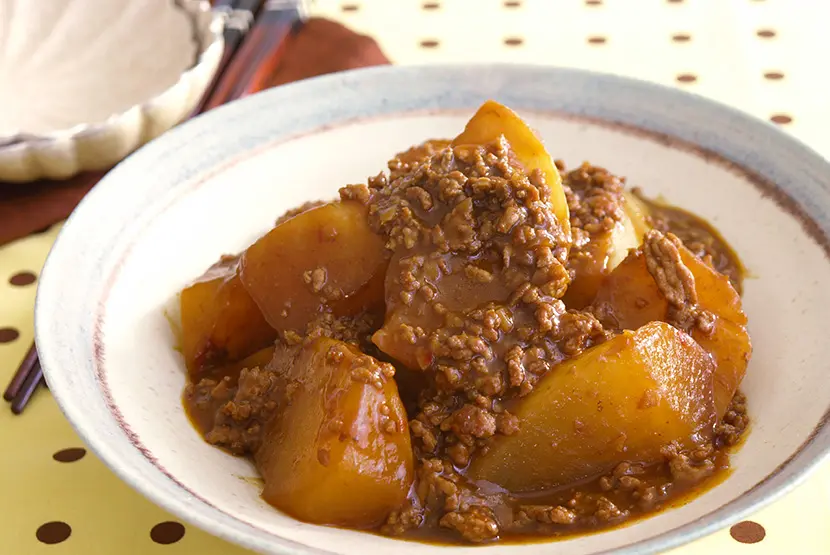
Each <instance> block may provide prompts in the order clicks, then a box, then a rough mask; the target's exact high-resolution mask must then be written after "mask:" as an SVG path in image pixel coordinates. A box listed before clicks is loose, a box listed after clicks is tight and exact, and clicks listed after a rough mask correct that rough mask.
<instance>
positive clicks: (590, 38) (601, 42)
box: [588, 37, 606, 44]
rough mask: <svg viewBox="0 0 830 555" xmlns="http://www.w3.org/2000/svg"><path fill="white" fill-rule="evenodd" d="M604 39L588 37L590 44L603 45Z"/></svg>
mask: <svg viewBox="0 0 830 555" xmlns="http://www.w3.org/2000/svg"><path fill="white" fill-rule="evenodd" d="M605 40H606V39H605V37H588V42H589V43H590V44H605Z"/></svg>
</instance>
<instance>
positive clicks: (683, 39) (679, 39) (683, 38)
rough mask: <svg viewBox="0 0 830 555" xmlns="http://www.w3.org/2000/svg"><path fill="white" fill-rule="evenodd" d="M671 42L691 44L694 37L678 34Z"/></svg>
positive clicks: (672, 37) (673, 36)
mask: <svg viewBox="0 0 830 555" xmlns="http://www.w3.org/2000/svg"><path fill="white" fill-rule="evenodd" d="M671 40H673V41H674V42H689V41H690V40H692V36H691V35H689V34H686V33H676V34H674V35H672V36H671Z"/></svg>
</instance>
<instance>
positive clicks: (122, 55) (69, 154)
mask: <svg viewBox="0 0 830 555" xmlns="http://www.w3.org/2000/svg"><path fill="white" fill-rule="evenodd" d="M221 27H222V19H221V17H219V16H214V15H213V14H212V13H211V11H210V5H209V4H208V3H207V2H205V1H200V0H141V1H137V2H136V1H133V0H49V1H46V2H42V1H32V0H0V181H18V182H20V181H31V180H34V179H39V178H51V179H64V178H67V177H71V176H72V175H74V174H76V173H78V172H80V171H82V170H93V169H103V168H108V167H110V166H112V165H113V164H115V163H117V162H119V161H120V160H121V159H123V158H124V157H125V156H126V155H127V154H129V153H130V152H132V151H133V150H134V149H135V148H137V147H138V146H140V145H142V144H144V143H145V142H147V141H149V140H150V139H153V138H155V137H157V136H158V135H160V134H161V133H163V132H165V131H167V130H168V129H170V128H171V127H172V126H173V125H175V124H176V123H178V122H179V121H181V120H182V119H183V118H184V117H185V116H186V115H187V114H188V112H189V111H190V110H192V109H193V108H194V106H195V105H196V103H197V102H198V100H199V98H201V96H202V93H203V92H204V91H205V88H206V87H207V84H208V82H209V81H210V79H211V78H212V76H213V74H214V73H215V72H216V70H217V67H218V64H219V60H220V59H221V56H222V44H223V43H222V37H221Z"/></svg>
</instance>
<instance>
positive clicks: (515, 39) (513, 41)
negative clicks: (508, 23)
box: [504, 37, 524, 46]
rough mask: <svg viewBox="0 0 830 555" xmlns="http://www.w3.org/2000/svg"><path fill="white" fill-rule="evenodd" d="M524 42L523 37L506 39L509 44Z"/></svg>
mask: <svg viewBox="0 0 830 555" xmlns="http://www.w3.org/2000/svg"><path fill="white" fill-rule="evenodd" d="M523 42H524V39H523V38H521V37H508V38H506V39H504V44H506V45H507V46H519V45H521V44H522V43H523Z"/></svg>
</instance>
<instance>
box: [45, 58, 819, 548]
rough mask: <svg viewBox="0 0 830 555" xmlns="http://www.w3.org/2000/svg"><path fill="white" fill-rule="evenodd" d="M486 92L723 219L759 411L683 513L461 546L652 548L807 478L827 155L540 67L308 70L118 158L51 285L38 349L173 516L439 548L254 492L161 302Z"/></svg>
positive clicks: (615, 80)
mask: <svg viewBox="0 0 830 555" xmlns="http://www.w3.org/2000/svg"><path fill="white" fill-rule="evenodd" d="M488 98H493V99H497V100H499V101H501V102H503V103H506V104H507V105H508V106H510V107H512V108H513V109H515V110H517V111H518V112H519V113H520V114H521V115H522V116H523V117H525V118H526V119H527V120H528V122H529V123H530V124H531V125H532V126H534V127H535V128H536V129H537V130H538V131H539V132H540V133H541V136H542V137H543V138H544V140H545V141H546V143H547V145H548V148H549V150H550V151H551V152H552V153H553V155H554V156H556V157H561V158H563V159H564V160H565V161H566V162H567V163H568V164H569V165H571V166H573V165H576V164H579V163H580V162H582V161H583V160H590V161H592V162H594V163H597V164H601V165H604V166H606V167H608V168H610V169H611V170H612V171H614V172H616V173H619V174H622V175H625V176H627V178H628V181H629V183H630V184H631V185H639V186H641V187H643V188H644V189H645V191H646V192H647V193H648V194H650V195H662V196H663V197H664V198H666V199H668V200H669V201H670V202H672V203H674V204H677V205H680V206H683V207H686V208H688V209H690V210H693V211H694V212H696V213H698V214H701V215H703V216H704V217H705V218H707V219H708V220H709V221H710V222H712V223H713V224H714V225H715V226H717V228H718V229H719V230H721V231H722V232H723V234H724V235H725V237H726V238H727V239H728V240H729V241H730V242H731V244H732V245H733V246H734V248H735V249H736V250H737V252H738V253H740V255H741V256H742V257H743V261H744V263H745V264H746V266H747V268H748V272H749V276H750V278H749V279H747V281H746V283H745V296H744V307H745V309H746V312H747V313H748V315H749V330H750V333H751V335H752V340H753V345H754V353H753V357H752V361H751V364H750V366H749V369H748V373H747V376H746V379H745V380H744V382H743V385H742V389H743V390H744V392H745V393H746V395H747V397H748V399H749V413H750V416H751V418H752V422H753V424H752V429H751V432H750V433H749V436H748V439H747V441H746V444H745V445H744V446H743V448H742V449H741V450H740V451H739V452H738V453H737V454H736V455H734V457H733V459H732V461H733V466H734V471H733V472H732V473H731V475H729V477H728V478H727V479H726V480H725V481H724V482H723V483H722V484H720V485H718V486H717V487H715V488H713V489H711V490H710V491H707V492H706V493H704V494H703V495H701V496H700V497H698V498H697V499H695V500H694V501H692V502H690V503H688V504H686V505H684V506H681V507H678V508H673V509H670V510H666V511H665V512H662V513H659V514H657V515H655V516H653V517H651V518H647V519H645V520H641V521H639V522H637V523H635V524H632V525H629V526H626V527H622V528H618V529H613V530H609V531H605V532H601V533H597V534H593V535H588V536H583V537H576V538H573V539H568V540H564V541H559V542H554V543H540V544H530V545H490V546H486V547H476V548H474V547H453V548H452V549H454V550H455V551H454V552H459V553H461V552H469V553H476V554H477V555H483V554H489V553H502V554H510V555H519V554H531V553H532V554H539V553H542V554H544V553H550V554H553V553H556V554H557V555H587V554H596V553H606V552H610V551H612V550H619V551H618V552H619V553H628V554H633V553H638V554H641V553H655V552H658V551H661V550H665V549H669V548H671V547H674V546H677V545H679V544H682V543H684V542H688V541H691V540H693V539H695V538H698V537H700V536H703V535H704V534H708V533H711V532H713V531H715V530H717V529H719V528H721V527H724V526H728V525H730V524H731V523H734V522H736V521H738V520H740V519H742V518H745V517H747V515H749V514H750V513H752V512H753V511H757V510H758V509H759V508H760V507H761V506H762V505H764V504H766V503H768V502H770V501H772V500H773V499H776V498H778V497H779V496H780V495H782V494H783V493H784V492H786V491H787V490H789V489H790V488H792V487H794V486H795V485H796V484H797V483H798V482H799V481H801V480H802V479H803V478H804V476H805V475H806V474H807V472H808V471H809V470H811V469H812V468H814V467H815V466H816V465H817V464H818V463H819V462H820V461H821V460H822V459H823V458H824V457H825V455H826V454H827V451H828V447H829V446H830V428H828V426H827V425H826V424H827V422H826V421H827V412H828V406H829V405H830V388H828V387H827V385H826V384H827V367H826V364H827V362H826V361H827V360H828V359H830V341H827V338H826V335H827V334H826V331H825V329H826V328H825V319H826V313H827V309H828V307H830V288H828V287H827V284H828V283H830V262H829V261H828V236H829V235H830V166H828V164H827V163H826V162H825V161H824V160H823V159H822V158H820V157H819V156H818V155H816V154H815V153H813V152H812V151H810V150H809V149H808V148H806V147H805V146H803V145H801V144H799V143H797V142H796V141H794V140H793V139H791V138H789V137H787V136H785V135H784V134H783V133H781V132H779V131H777V130H776V129H774V128H773V127H772V126H770V125H768V124H766V123H764V122H761V121H758V120H755V119H752V118H751V117H749V116H746V115H744V114H742V113H739V112H737V111H734V110H732V109H730V108H726V107H724V106H721V105H719V104H715V103H713V102H710V101H707V100H705V99H702V98H699V97H695V96H692V95H689V94H686V93H682V92H679V91H674V90H669V89H665V88H662V87H658V86H655V85H650V84H646V83H643V82H638V81H633V80H628V79H624V78H620V77H614V76H608V75H598V74H592V73H586V72H581V71H576V70H565V69H553V68H541V67H522V66H489V65H485V66H474V67H469V66H457V67H428V68H419V67H386V68H375V69H367V70H359V71H354V72H347V73H341V74H336V75H331V76H326V77H322V78H316V79H312V80H309V81H305V82H301V83H297V84H291V85H288V86H285V87H279V88H277V89H274V90H271V91H267V92H265V93H262V94H257V95H254V96H252V97H250V98H246V99H244V100H242V101H240V102H235V103H233V104H231V105H228V106H227V107H223V108H220V109H218V110H216V111H213V112H210V113H209V114H207V115H206V116H203V117H199V118H196V119H195V120H192V121H190V122H188V123H186V124H184V125H183V126H181V127H179V128H177V129H175V130H173V131H172V132H171V133H169V134H166V135H165V136H164V137H162V138H161V139H159V140H157V141H155V142H153V143H151V144H149V145H147V146H146V147H144V148H142V149H141V150H140V151H139V152H137V153H136V154H134V155H132V156H131V157H129V158H128V159H127V160H126V161H125V162H123V163H122V164H120V165H119V166H118V167H117V168H115V170H114V171H112V172H111V173H110V174H108V175H107V177H106V178H105V179H104V180H103V181H102V182H101V183H100V184H99V185H98V186H97V187H96V188H95V189H94V190H93V191H92V193H91V194H89V195H88V196H87V197H86V199H85V200H84V201H83V202H82V203H81V205H80V206H79V207H78V209H77V210H76V211H75V213H74V214H73V215H72V217H71V218H70V219H69V221H68V222H67V224H66V225H65V227H64V228H63V231H62V232H61V234H60V236H59V238H58V239H57V242H56V243H55V246H54V248H53V250H52V252H51V254H50V256H49V259H48V261H47V263H46V266H45V269H44V272H43V276H42V278H41V281H40V288H39V291H38V297H37V308H36V333H37V344H38V348H39V351H40V355H41V361H42V363H43V366H44V368H45V371H46V375H47V379H48V381H49V384H50V387H51V390H52V392H53V394H54V395H55V396H56V398H57V400H58V402H59V403H60V405H61V407H62V408H63V410H64V412H65V413H66V416H67V417H68V418H69V420H70V421H71V422H72V424H73V425H74V426H75V427H76V429H77V430H78V432H79V433H80V435H81V436H82V438H83V439H84V440H85V441H86V442H87V443H88V444H89V446H90V447H91V448H92V449H93V450H94V451H95V452H96V453H97V454H98V456H100V458H101V459H103V460H104V461H105V462H106V463H107V464H108V465H109V466H110V467H111V468H112V469H113V470H114V471H115V472H116V473H117V474H118V475H119V476H121V477H122V478H123V479H124V480H125V481H126V482H128V483H129V484H130V485H132V486H133V487H134V488H136V489H137V490H139V491H140V492H142V493H144V494H145V495H146V496H147V497H149V498H150V499H152V500H153V501H155V502H156V503H158V504H159V505H161V506H162V507H164V508H165V509H168V510H169V511H171V512H173V513H174V514H176V515H178V516H179V517H181V518H182V519H184V520H186V521H189V522H191V523H193V524H195V525H197V526H200V527H202V528H203V529H205V530H207V531H209V532H211V533H213V534H216V535H218V536H221V537H223V538H226V539H229V540H231V541H234V542H237V543H239V544H241V545H244V546H246V547H249V548H252V549H254V550H257V551H260V552H262V553H296V554H298V553H338V554H363V553H370V552H371V553H375V552H394V553H397V554H402V555H431V554H433V553H439V552H441V551H445V550H446V549H447V548H446V547H442V546H434V545H427V544H420V543H411V542H404V541H400V540H395V539H391V538H386V537H378V536H375V535H370V534H366V533H361V532H355V531H350V530H341V529H337V528H331V527H323V526H314V525H310V524H305V523H302V522H298V521H296V520H293V519H291V518H289V517H288V516H286V515H284V514H282V513H280V512H278V511H277V510H275V509H273V508H272V507H270V506H269V505H267V504H266V503H265V502H264V501H262V499H260V497H259V487H258V486H257V485H256V482H255V481H252V480H250V479H247V478H249V477H251V476H255V475H256V474H255V471H254V469H253V468H252V467H251V465H250V464H248V463H247V462H246V461H245V460H242V459H237V458H233V457H231V456H229V455H226V454H224V453H223V452H221V451H219V450H218V449H215V448H213V447H211V446H209V445H207V444H206V443H205V442H204V441H202V439H201V438H200V437H199V436H198V435H197V434H196V432H195V431H194V430H193V428H192V427H191V426H190V424H189V422H188V420H187V418H186V417H185V414H184V412H183V410H182V406H181V401H180V395H181V391H182V386H183V385H184V367H183V363H182V359H181V357H180V355H179V354H178V353H177V352H176V351H175V349H174V346H175V342H174V335H173V333H172V331H171V328H170V324H169V323H168V319H167V316H169V315H170V314H172V313H171V312H170V311H171V310H172V307H174V306H175V303H174V301H173V299H175V295H176V292H177V291H179V290H180V289H181V288H182V287H183V286H184V285H186V284H187V283H188V282H189V281H190V280H192V279H193V278H194V277H195V276H198V275H199V274H200V273H201V272H202V271H203V270H204V269H205V268H206V267H208V266H209V265H210V264H211V263H213V262H214V261H215V260H216V259H217V258H218V257H219V256H220V255H221V254H223V253H228V252H235V251H239V250H241V249H243V248H244V247H245V246H247V245H248V244H249V243H250V242H251V241H252V240H254V239H255V238H256V237H257V236H258V235H259V234H261V233H263V232H264V231H266V230H267V229H268V228H269V227H270V226H271V225H272V224H273V222H274V219H275V218H276V217H277V216H278V215H279V214H281V213H282V212H283V211H284V210H286V209H287V208H290V207H292V206H295V205H298V204H300V203H301V202H303V201H306V200H311V199H320V198H331V197H334V196H335V195H336V191H337V188H338V187H339V186H341V185H343V184H346V183H355V182H360V181H363V180H365V179H366V177H367V176H370V175H374V174H376V173H377V172H378V171H380V170H382V169H384V168H385V161H386V160H387V159H388V158H389V157H390V156H391V155H392V154H393V153H394V152H396V151H399V150H403V149H405V148H406V147H408V146H410V145H412V144H415V143H418V142H420V141H423V140H424V139H426V138H429V137H447V136H452V135H454V134H455V133H457V132H458V131H459V130H460V129H462V128H463V125H464V123H465V122H466V120H467V119H468V118H469V117H470V116H471V114H472V113H473V111H474V110H475V108H476V107H477V106H478V105H479V104H480V103H481V102H482V101H484V100H486V99H488ZM220 129H221V132H218V131H217V130H220ZM174 317H175V316H174Z"/></svg>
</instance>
